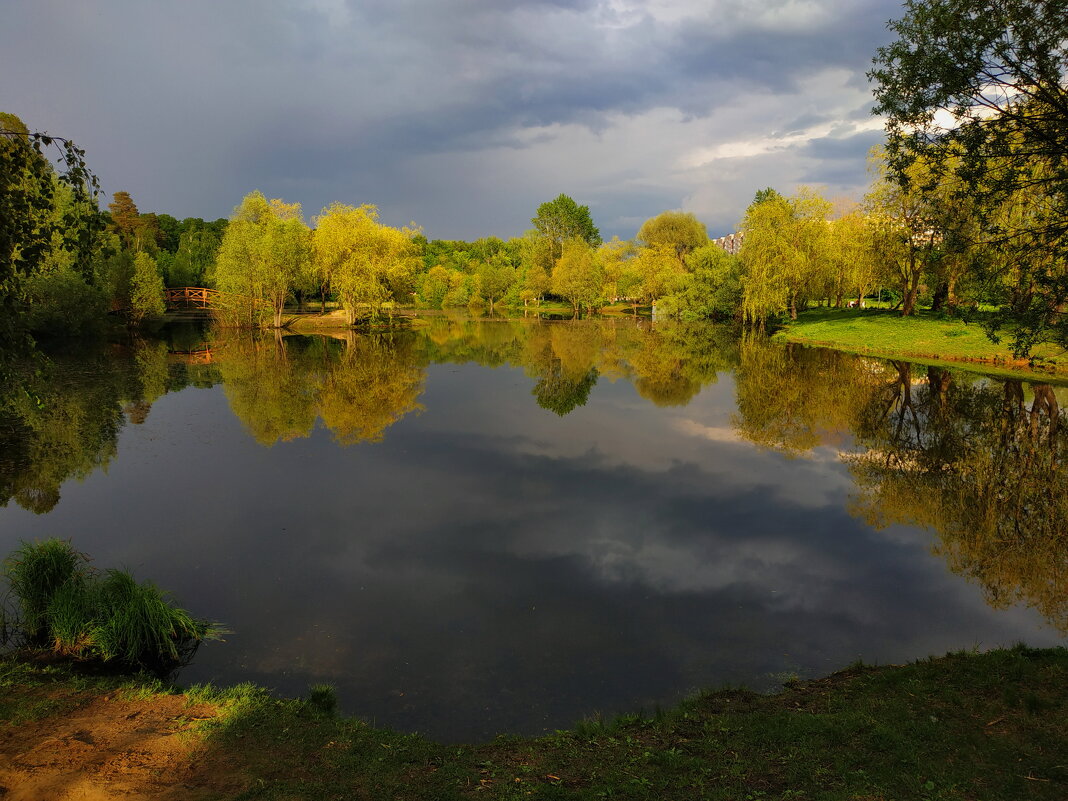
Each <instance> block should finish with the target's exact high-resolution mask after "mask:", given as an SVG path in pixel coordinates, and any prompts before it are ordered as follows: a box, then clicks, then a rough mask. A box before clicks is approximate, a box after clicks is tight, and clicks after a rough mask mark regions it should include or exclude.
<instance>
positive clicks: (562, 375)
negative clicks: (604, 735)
mask: <svg viewBox="0 0 1068 801" xmlns="http://www.w3.org/2000/svg"><path fill="white" fill-rule="evenodd" d="M29 380H30V381H31V383H32V385H33V387H34V388H35V389H34V392H31V393H29V394H28V395H27V394H25V393H20V394H16V395H15V396H14V397H13V400H12V402H11V403H12V406H11V410H10V411H9V413H8V414H7V416H6V418H5V420H4V423H3V426H2V427H0V501H2V502H5V504H4V506H3V508H0V548H2V550H3V551H4V552H5V553H6V552H8V551H10V550H11V549H12V548H13V547H14V546H15V545H16V544H17V543H18V541H19V540H22V539H32V538H39V537H47V536H58V537H64V538H71V539H72V540H73V541H74V543H75V545H76V546H77V547H78V548H79V549H81V550H83V551H86V552H87V553H89V554H91V555H92V556H93V557H94V559H95V561H96V562H97V563H98V564H100V565H101V566H115V565H124V566H126V567H129V568H130V569H132V570H133V571H134V573H135V575H136V576H137V577H139V578H151V579H152V580H153V581H155V582H156V583H158V584H159V585H160V586H163V587H165V588H167V589H169V590H171V591H173V593H174V595H175V596H176V598H177V599H178V600H179V601H180V602H181V603H182V605H184V606H186V607H188V608H190V609H191V610H192V611H194V612H195V613H196V614H198V615H201V616H205V617H211V618H215V619H218V620H222V621H224V622H225V623H226V624H227V625H228V626H229V628H231V629H232V630H233V634H232V635H230V636H228V637H227V638H226V642H225V643H210V644H207V645H206V646H204V647H203V648H202V649H201V651H200V652H199V654H198V656H197V659H196V662H195V663H194V664H193V665H191V666H190V667H188V668H187V669H186V670H185V671H183V673H182V674H181V676H180V680H181V681H182V682H194V681H198V682H199V681H208V680H211V681H216V682H221V683H233V682H237V681H248V680H251V681H255V682H258V683H262V684H265V685H267V686H270V687H273V688H275V689H277V690H278V691H279V692H281V693H284V694H287V695H301V694H304V693H305V692H306V691H307V688H308V686H309V685H310V684H313V683H319V682H328V683H331V684H333V685H335V686H336V687H337V689H338V694H339V698H340V702H341V706H342V707H343V708H344V709H345V711H347V712H349V713H352V714H357V715H360V716H362V717H364V718H366V719H368V720H371V721H374V722H375V723H377V724H378V725H385V726H391V727H394V728H397V729H401V730H409V731H420V732H423V733H426V734H428V735H430V736H432V737H435V738H439V739H443V740H452V741H455V740H475V739H483V738H487V737H490V736H492V735H494V734H496V733H499V732H513V733H536V732H541V731H544V730H546V729H553V728H557V727H565V726H569V725H571V724H573V723H574V722H575V721H576V720H578V719H580V718H582V717H585V716H592V715H597V714H603V715H613V714H617V713H622V712H630V711H636V710H638V709H644V710H646V711H652V710H653V709H654V708H655V707H656V706H658V705H660V706H665V705H670V704H672V703H673V702H675V701H677V700H678V699H679V698H680V697H681V696H684V695H686V694H688V693H691V692H693V691H694V690H696V689H698V688H702V687H707V686H710V685H716V684H722V683H724V682H736V683H737V682H743V683H746V684H748V685H750V686H754V687H758V688H771V687H774V686H775V685H776V684H777V683H779V682H781V681H782V680H783V678H784V677H785V676H787V675H789V674H797V675H799V676H802V677H809V676H815V675H821V674H825V673H828V672H830V671H833V670H835V669H838V668H841V667H843V666H845V665H847V664H848V663H850V662H852V661H854V660H857V659H863V660H865V661H869V662H882V663H886V662H901V661H905V660H911V659H915V658H918V657H924V656H927V655H929V654H941V653H944V652H945V651H947V650H950V649H959V648H973V647H979V648H989V647H993V646H996V645H1009V644H1012V643H1014V642H1016V641H1019V640H1024V641H1026V642H1027V643H1028V644H1031V645H1036V646H1041V645H1049V644H1054V643H1063V642H1064V632H1065V631H1066V629H1068V586H1066V572H1068V546H1066V544H1065V541H1064V535H1063V532H1064V531H1065V529H1066V525H1065V524H1066V522H1068V491H1066V475H1068V474H1066V470H1068V468H1065V466H1064V465H1065V464H1068V459H1066V457H1068V425H1066V423H1068V420H1065V419H1064V417H1065V415H1064V414H1062V413H1061V411H1060V407H1061V404H1062V403H1064V402H1068V395H1066V394H1065V393H1064V391H1063V390H1062V389H1061V388H1056V387H1050V386H1048V385H1031V384H1028V383H1021V382H1016V381H1008V382H1002V381H997V380H993V379H986V378H982V377H980V376H977V375H975V374H970V373H966V372H957V371H945V370H940V369H935V368H927V367H922V366H917V365H909V364H906V363H894V362H883V361H879V360H874V359H862V358H857V357H852V356H847V355H843V354H839V353H834V352H830V351H821V350H814V349H803V348H798V347H787V346H779V345H772V344H769V343H767V342H765V341H759V340H754V341H739V340H738V339H737V337H732V336H731V335H730V334H729V333H728V332H725V331H721V330H718V329H716V328H713V327H666V328H656V329H654V330H649V328H648V326H647V325H646V326H644V327H643V326H639V325H635V324H634V323H633V322H626V321H621V322H616V321H580V322H538V321H524V320H515V321H510V322H499V321H464V320H451V319H447V318H436V319H433V320H432V321H431V326H430V327H429V328H428V329H425V330H421V331H417V332H409V333H402V334H395V335H392V336H375V337H363V336H354V335H349V336H343V337H339V338H330V337H308V338H304V337H288V336H287V337H285V338H284V339H281V340H277V341H276V339H274V338H267V339H263V340H259V341H256V340H254V339H252V338H250V337H249V336H247V335H244V336H242V335H235V334H213V335H208V341H207V342H201V341H200V337H199V336H198V335H196V334H195V333H193V332H190V331H187V330H183V329H173V330H172V331H170V333H169V341H147V342H141V343H134V344H128V345H125V346H114V345H112V346H108V347H106V348H96V349H94V348H85V349H82V350H80V351H77V352H66V353H56V354H54V355H53V360H52V364H51V365H50V366H49V367H48V368H46V369H45V370H44V371H43V372H42V373H41V374H40V375H39V376H38V377H36V378H32V379H29ZM35 398H39V399H40V403H39V404H38V403H37V402H36V400H35Z"/></svg>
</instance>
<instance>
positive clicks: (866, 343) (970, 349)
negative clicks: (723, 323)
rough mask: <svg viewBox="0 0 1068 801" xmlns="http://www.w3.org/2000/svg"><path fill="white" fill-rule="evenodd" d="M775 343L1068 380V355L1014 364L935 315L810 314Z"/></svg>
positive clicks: (1054, 352) (978, 334) (997, 347)
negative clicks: (817, 346)
mask: <svg viewBox="0 0 1068 801" xmlns="http://www.w3.org/2000/svg"><path fill="white" fill-rule="evenodd" d="M775 338H776V339H780V340H784V341H787V342H799V343H802V344H807V345H820V346H824V347H830V348H836V349H838V350H844V351H849V352H850V353H864V354H870V355H873V356H885V357H889V358H894V357H898V358H907V359H910V360H918V361H926V362H928V363H931V362H934V363H950V364H953V363H956V364H958V365H960V366H966V365H967V364H969V363H972V364H977V365H983V372H998V373H1002V374H1011V375H1019V376H1023V377H1030V378H1034V377H1035V375H1036V373H1037V374H1043V373H1044V374H1047V375H1049V374H1054V375H1061V376H1062V377H1068V354H1066V353H1065V352H1064V351H1063V350H1062V349H1060V348H1058V347H1054V346H1053V345H1049V344H1043V345H1040V346H1039V347H1037V348H1035V351H1034V355H1035V357H1036V362H1035V367H1037V368H1038V370H1034V369H1032V365H1031V364H1030V363H1029V362H1028V361H1027V360H1019V359H1015V358H1014V357H1013V355H1012V352H1011V351H1010V350H1009V348H1008V346H1007V344H1006V343H1005V342H1002V343H1001V344H994V343H993V342H991V341H990V340H989V339H988V338H987V336H986V334H985V333H984V332H983V329H982V328H981V327H980V326H979V325H978V324H976V323H964V322H962V321H960V320H952V319H942V318H941V317H939V316H938V315H935V314H932V313H930V312H919V313H918V314H916V315H915V316H912V317H902V316H901V315H900V314H899V313H898V312H894V311H890V310H883V309H827V308H819V309H810V310H808V311H805V312H803V313H801V314H800V315H798V319H797V320H796V321H794V322H791V323H789V324H788V325H787V326H786V327H785V328H783V329H782V330H780V331H778V332H777V333H776V334H775Z"/></svg>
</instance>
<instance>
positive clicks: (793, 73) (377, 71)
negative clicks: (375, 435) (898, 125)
mask: <svg viewBox="0 0 1068 801" xmlns="http://www.w3.org/2000/svg"><path fill="white" fill-rule="evenodd" d="M899 16H901V7H900V2H899V0H762V2H759V3H757V2H752V1H751V0H232V1H231V0H227V1H226V2H219V0H183V2H181V3H168V4H162V3H152V2H144V0H112V1H111V2H102V1H99V0H98V1H96V2H79V3H71V2H69V1H68V0H13V2H11V3H9V4H5V9H4V24H3V25H2V26H0V109H2V110H5V111H11V112H14V113H15V114H18V115H19V116H20V117H22V118H23V120H24V121H25V122H26V123H27V125H29V126H30V127H31V128H36V129H39V130H46V131H48V132H49V133H52V134H55V135H63V136H70V137H72V138H73V139H74V140H75V141H76V142H77V143H78V144H79V145H80V146H81V147H84V148H85V149H86V151H87V157H88V159H89V161H90V165H91V167H92V168H93V169H94V170H95V171H96V172H97V174H98V175H99V176H100V177H101V180H102V183H103V188H104V191H105V192H107V193H108V194H109V195H110V193H112V192H114V191H116V190H126V191H129V192H130V193H131V194H132V195H133V197H134V200H135V202H136V203H137V204H138V206H139V207H140V208H141V210H142V211H157V212H166V213H169V214H173V215H174V216H176V217H185V216H199V217H205V218H214V217H219V216H226V215H228V214H229V213H230V211H231V210H232V209H233V207H234V206H235V205H236V204H237V203H238V202H239V201H240V199H241V197H242V196H243V195H244V194H245V193H246V192H248V191H250V190H252V189H260V190H262V191H263V192H264V193H265V194H267V195H268V196H270V197H283V198H285V199H286V200H288V201H299V202H301V203H302V204H303V206H304V209H305V213H306V216H308V217H309V218H310V217H312V216H314V215H315V214H317V213H318V210H319V209H320V208H322V207H323V206H324V205H326V204H327V203H329V202H331V201H334V200H340V201H343V202H346V203H375V204H377V205H378V206H379V208H380V209H381V211H382V218H383V220H384V221H385V222H388V223H391V224H395V225H400V224H403V223H406V222H408V221H410V220H414V221H415V222H417V223H418V224H420V225H422V226H423V228H424V230H425V232H426V234H427V235H428V236H429V237H430V238H456V239H459V238H467V239H473V238H477V237H479V236H486V235H497V236H502V237H508V236H515V235H519V234H521V233H522V232H523V231H524V230H525V229H527V228H529V227H530V218H531V216H533V214H534V212H535V210H536V208H537V206H538V204H539V203H541V202H543V201H545V200H548V199H551V198H552V197H555V196H556V195H557V194H559V193H561V192H565V193H567V194H569V195H571V196H572V197H574V198H575V199H576V200H578V201H579V202H580V203H583V204H587V205H589V206H590V209H591V212H592V213H593V217H594V221H595V222H596V223H597V224H598V225H599V227H600V228H601V231H602V233H603V234H604V235H606V236H610V235H613V234H618V235H620V236H622V237H631V236H633V235H634V233H635V231H636V230H637V227H638V226H639V225H640V224H641V222H642V221H643V220H644V219H646V218H648V217H650V216H652V215H654V214H657V213H659V212H660V211H663V210H665V209H671V208H675V209H684V210H686V211H691V212H693V213H694V214H696V215H697V216H698V217H699V218H700V219H701V220H703V221H704V222H705V223H706V224H707V225H708V228H709V233H710V234H712V235H714V236H715V235H722V234H725V233H729V232H730V231H733V230H734V229H735V227H736V226H737V223H738V220H739V219H740V216H741V212H742V210H743V209H744V207H745V205H746V204H747V203H748V201H749V200H750V199H751V198H752V195H753V193H754V191H755V190H757V189H759V188H761V187H764V186H768V185H771V186H774V187H776V188H778V189H780V190H782V191H792V190H793V188H794V187H795V186H796V185H797V184H799V183H808V184H813V185H817V186H821V187H824V188H825V189H826V191H827V193H828V194H829V195H832V196H835V195H842V194H856V193H858V192H859V191H861V190H862V188H863V185H864V184H865V183H866V180H867V175H866V164H865V155H866V153H867V151H868V149H869V148H870V147H871V146H872V145H873V144H875V143H877V142H878V141H880V139H881V138H882V132H881V124H880V122H879V121H878V120H877V119H874V118H872V117H871V114H870V108H871V102H872V99H871V90H870V87H869V85H868V81H867V78H866V77H865V72H866V71H867V69H868V68H869V66H870V63H871V58H872V55H873V54H874V52H875V49H876V48H877V47H878V46H879V45H881V44H885V43H886V42H887V41H888V40H889V33H888V32H887V30H886V22H887V21H888V20H889V19H891V18H895V17H899Z"/></svg>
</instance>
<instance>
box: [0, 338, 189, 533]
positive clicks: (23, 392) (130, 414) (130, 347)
mask: <svg viewBox="0 0 1068 801" xmlns="http://www.w3.org/2000/svg"><path fill="white" fill-rule="evenodd" d="M9 374H10V375H11V376H12V380H11V381H10V382H9V384H8V385H7V386H6V387H5V388H4V389H3V390H2V391H0V506H6V505H7V504H8V503H9V502H10V501H12V500H14V501H15V503H17V504H18V505H19V506H21V507H22V508H24V509H27V510H29V511H32V512H35V513H37V514H43V513H45V512H49V511H51V510H52V509H53V508H54V507H55V505H56V504H57V503H58V502H59V498H60V488H61V486H62V484H63V483H64V482H65V481H67V480H68V479H70V478H75V479H83V478H85V477H86V476H88V475H90V474H91V473H92V472H93V471H95V470H96V469H97V468H101V467H106V466H107V465H108V463H109V462H110V461H111V460H112V458H114V456H115V453H116V443H117V440H118V436H119V432H120V431H121V430H122V428H123V426H124V425H125V424H126V423H127V422H131V423H134V424H139V423H143V422H144V421H145V419H146V418H147V416H148V413H149V410H150V408H151V405H152V403H153V402H154V401H155V400H156V399H157V398H159V397H160V396H162V395H163V394H165V393H166V392H168V391H173V390H175V389H179V388H181V387H184V386H187V385H188V384H189V383H190V382H191V380H192V378H193V377H195V378H196V379H197V380H198V381H200V382H201V383H204V382H205V381H208V382H210V379H206V378H205V376H204V375H203V371H200V372H196V371H193V372H189V371H186V370H185V369H184V367H183V365H181V364H178V363H174V362H173V361H172V360H170V359H168V348H167V344H166V343H165V342H161V341H143V340H135V341H132V342H129V343H126V344H124V345H108V346H100V345H82V346H76V347H67V348H64V349H51V350H48V351H46V352H42V353H40V354H38V358H36V359H34V360H33V361H30V362H26V363H23V364H18V365H13V366H11V367H10V368H9Z"/></svg>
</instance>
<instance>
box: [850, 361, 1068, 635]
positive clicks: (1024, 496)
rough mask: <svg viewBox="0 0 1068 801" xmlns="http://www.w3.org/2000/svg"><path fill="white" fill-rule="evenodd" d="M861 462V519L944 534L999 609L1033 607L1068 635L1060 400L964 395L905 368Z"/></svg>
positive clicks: (882, 406) (856, 466)
mask: <svg viewBox="0 0 1068 801" xmlns="http://www.w3.org/2000/svg"><path fill="white" fill-rule="evenodd" d="M900 370H901V378H900V380H899V382H898V384H897V387H896V390H897V392H896V395H895V396H893V397H890V398H889V399H888V398H886V397H884V398H881V399H880V401H879V402H876V403H873V404H872V407H871V408H870V411H869V415H870V417H869V419H868V420H866V421H865V423H866V430H865V431H864V436H863V438H862V441H863V443H864V445H865V446H866V448H867V450H866V451H865V452H863V453H861V454H857V455H855V456H851V457H850V459H849V461H850V467H851V470H852V472H853V474H854V477H855V479H856V482H857V487H858V489H859V494H858V497H857V499H856V501H855V503H854V512H855V513H856V514H858V515H860V516H862V517H864V519H866V520H868V521H869V522H871V523H872V524H873V525H877V526H884V525H888V524H890V523H911V524H915V525H921V526H926V527H928V528H931V529H934V530H936V531H937V532H938V533H939V535H940V538H941V543H940V545H939V547H938V549H937V550H938V551H939V552H940V553H941V554H942V555H943V556H944V557H945V558H946V561H947V563H948V564H949V566H950V567H951V568H952V569H953V570H954V571H955V572H957V573H960V574H962V575H966V576H969V577H971V578H972V579H974V580H976V581H978V582H979V584H980V585H981V586H982V587H983V590H984V592H985V594H986V596H987V599H988V600H989V601H990V603H991V604H992V605H993V606H995V607H1004V606H1008V605H1011V604H1013V603H1016V602H1018V601H1024V602H1026V603H1028V604H1029V605H1031V606H1034V607H1036V608H1037V609H1038V610H1039V611H1040V612H1042V614H1043V615H1045V616H1046V618H1047V619H1048V620H1050V621H1051V622H1052V623H1053V624H1054V625H1056V626H1057V627H1058V628H1060V629H1062V630H1068V539H1066V537H1065V531H1066V530H1068V467H1066V460H1065V456H1068V436H1066V430H1065V426H1064V420H1063V413H1062V411H1061V410H1060V407H1059V404H1058V402H1057V398H1056V395H1055V393H1054V391H1053V388H1052V387H1050V386H1049V385H1048V384H1032V385H1030V386H1029V387H1025V386H1024V384H1023V383H1022V382H1020V381H1014V380H1007V381H1004V382H1001V383H993V382H991V383H989V384H987V383H979V384H975V385H971V386H969V385H965V384H962V383H960V382H956V381H953V379H952V376H951V375H950V374H949V373H948V372H947V371H945V370H942V369H938V368H930V369H929V370H927V371H926V372H927V374H926V376H923V377H920V380H918V381H917V380H916V379H915V378H913V375H912V372H913V371H912V370H911V369H910V368H909V366H908V365H902V366H901V367H900Z"/></svg>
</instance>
